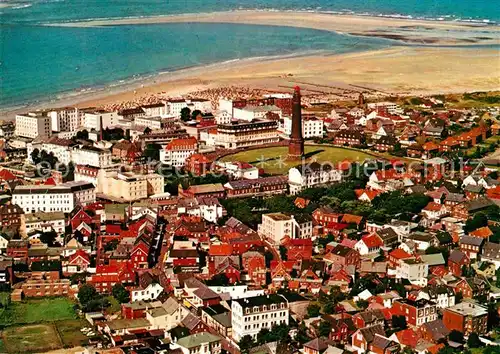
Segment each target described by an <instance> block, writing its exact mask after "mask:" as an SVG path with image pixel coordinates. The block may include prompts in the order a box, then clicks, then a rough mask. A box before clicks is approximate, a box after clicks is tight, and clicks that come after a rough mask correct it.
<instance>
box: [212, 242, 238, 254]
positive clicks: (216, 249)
mask: <svg viewBox="0 0 500 354" xmlns="http://www.w3.org/2000/svg"><path fill="white" fill-rule="evenodd" d="M232 253H233V246H231V245H230V244H228V243H222V244H220V245H210V250H209V251H208V254H209V255H210V256H230V255H231V254H232Z"/></svg>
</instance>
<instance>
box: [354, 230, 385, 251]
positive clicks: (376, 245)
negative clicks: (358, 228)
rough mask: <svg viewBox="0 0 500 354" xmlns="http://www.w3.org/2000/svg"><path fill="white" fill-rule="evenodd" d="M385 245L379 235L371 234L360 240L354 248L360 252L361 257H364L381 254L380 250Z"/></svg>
mask: <svg viewBox="0 0 500 354" xmlns="http://www.w3.org/2000/svg"><path fill="white" fill-rule="evenodd" d="M383 245H384V242H383V241H382V239H381V238H380V237H379V236H378V235H376V234H371V235H368V236H365V237H363V238H362V239H361V240H359V241H358V242H357V243H356V245H355V246H354V249H355V250H356V251H358V252H359V254H360V255H362V256H364V255H367V254H375V253H378V252H380V248H381V247H382V246H383Z"/></svg>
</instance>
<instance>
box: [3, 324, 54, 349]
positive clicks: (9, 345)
mask: <svg viewBox="0 0 500 354" xmlns="http://www.w3.org/2000/svg"><path fill="white" fill-rule="evenodd" d="M2 339H3V342H4V348H5V350H6V351H7V352H8V353H34V352H44V351H49V350H53V349H59V348H62V344H61V340H60V339H59V336H58V334H57V332H56V329H55V327H54V325H53V324H51V323H47V324H37V325H30V326H23V327H9V328H7V329H5V330H4V331H3V333H2Z"/></svg>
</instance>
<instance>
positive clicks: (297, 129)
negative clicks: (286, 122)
mask: <svg viewBox="0 0 500 354" xmlns="http://www.w3.org/2000/svg"><path fill="white" fill-rule="evenodd" d="M300 101H301V100H300V87H298V86H295V91H294V93H293V99H292V134H291V135H290V144H289V145H288V159H289V160H298V159H301V158H302V156H304V138H303V136H302V107H301V102H300Z"/></svg>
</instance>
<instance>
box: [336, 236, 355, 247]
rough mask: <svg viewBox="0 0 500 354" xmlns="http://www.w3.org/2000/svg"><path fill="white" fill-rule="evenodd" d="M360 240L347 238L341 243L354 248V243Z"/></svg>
mask: <svg viewBox="0 0 500 354" xmlns="http://www.w3.org/2000/svg"><path fill="white" fill-rule="evenodd" d="M357 242H358V241H356V240H351V239H349V238H345V239H343V240H342V242H341V243H340V244H341V245H342V246H346V247H349V248H354V245H355V244H356V243H357Z"/></svg>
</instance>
